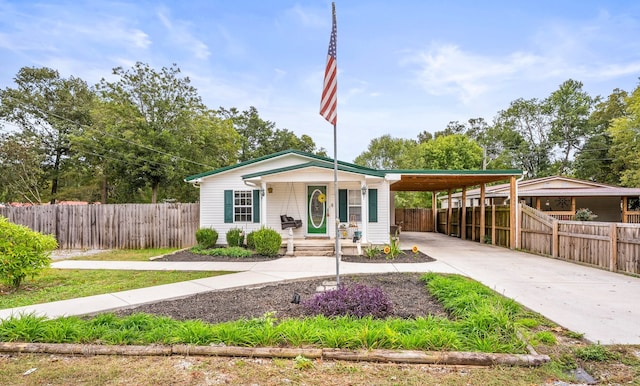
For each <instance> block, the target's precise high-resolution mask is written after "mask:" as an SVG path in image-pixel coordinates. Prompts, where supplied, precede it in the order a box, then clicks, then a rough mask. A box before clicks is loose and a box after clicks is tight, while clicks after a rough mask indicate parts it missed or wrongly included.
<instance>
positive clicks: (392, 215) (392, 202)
mask: <svg viewBox="0 0 640 386" xmlns="http://www.w3.org/2000/svg"><path fill="white" fill-rule="evenodd" d="M389 208H390V210H389V224H387V228H388V229H391V228H390V226H391V225H396V192H394V191H391V190H389Z"/></svg>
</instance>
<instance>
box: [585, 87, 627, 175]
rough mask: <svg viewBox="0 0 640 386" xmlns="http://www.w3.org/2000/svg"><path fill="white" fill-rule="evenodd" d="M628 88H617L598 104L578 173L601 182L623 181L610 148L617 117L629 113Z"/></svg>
mask: <svg viewBox="0 0 640 386" xmlns="http://www.w3.org/2000/svg"><path fill="white" fill-rule="evenodd" d="M628 96H629V94H628V93H627V92H626V91H623V90H620V89H615V90H613V92H612V93H611V94H610V95H609V97H608V98H607V99H606V100H605V101H602V102H599V103H598V104H596V106H595V108H594V110H593V111H592V113H591V115H590V116H589V126H590V127H591V132H590V133H589V135H588V137H587V139H586V141H585V144H584V146H582V148H581V149H580V151H579V152H578V153H577V154H576V158H575V162H574V168H575V176H576V177H577V178H582V179H585V180H592V181H597V182H601V183H609V184H619V183H620V175H619V173H618V171H617V170H614V167H613V165H614V164H613V163H612V162H611V161H612V158H611V155H610V149H611V145H612V143H613V140H612V138H611V134H610V132H609V127H610V126H611V124H612V122H613V120H614V119H616V118H621V117H624V116H625V114H626V106H627V104H626V102H625V100H626V98H628Z"/></svg>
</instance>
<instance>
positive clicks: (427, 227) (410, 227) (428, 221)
mask: <svg viewBox="0 0 640 386" xmlns="http://www.w3.org/2000/svg"><path fill="white" fill-rule="evenodd" d="M400 223H402V230H403V231H407V232H433V231H434V230H435V229H434V225H433V212H432V211H431V209H429V208H415V209H410V208H396V224H400Z"/></svg>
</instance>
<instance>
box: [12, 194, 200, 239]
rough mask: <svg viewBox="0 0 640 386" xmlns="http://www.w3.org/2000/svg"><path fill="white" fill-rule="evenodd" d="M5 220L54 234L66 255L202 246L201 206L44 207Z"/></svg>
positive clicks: (22, 209) (16, 212) (27, 209)
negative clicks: (199, 233) (88, 250)
mask: <svg viewBox="0 0 640 386" xmlns="http://www.w3.org/2000/svg"><path fill="white" fill-rule="evenodd" d="M0 216H4V217H7V218H8V219H9V221H11V222H13V223H16V224H21V225H25V226H27V227H29V228H31V229H33V230H35V231H38V232H41V233H44V234H51V235H54V236H55V237H56V239H57V240H58V245H59V248H61V249H83V248H93V249H142V248H163V247H172V248H184V247H189V246H192V245H195V244H196V240H195V232H196V231H197V230H198V227H199V225H200V224H199V223H200V205H199V204H121V205H111V204H109V205H43V206H32V207H20V208H11V207H9V208H0Z"/></svg>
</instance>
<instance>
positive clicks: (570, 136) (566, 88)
mask: <svg viewBox="0 0 640 386" xmlns="http://www.w3.org/2000/svg"><path fill="white" fill-rule="evenodd" d="M595 102H596V100H594V99H593V98H591V97H590V96H589V94H587V93H586V92H585V91H583V90H582V82H578V81H575V80H572V79H569V80H567V81H565V82H564V83H562V84H561V85H560V87H559V88H558V90H556V91H554V92H553V93H551V95H550V96H549V97H548V98H547V99H546V100H545V104H546V105H547V109H548V113H549V114H550V116H551V122H550V123H551V129H550V132H549V140H550V141H551V142H552V143H554V144H555V145H556V146H558V147H559V148H560V150H561V151H562V154H563V157H562V159H561V160H560V172H561V173H562V174H568V173H569V172H570V170H571V162H570V159H571V156H572V153H573V152H575V151H579V150H580V148H581V145H582V144H583V143H584V140H585V139H586V136H587V134H588V133H589V131H590V125H589V115H590V113H591V108H592V106H593V105H594V103H595Z"/></svg>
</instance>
